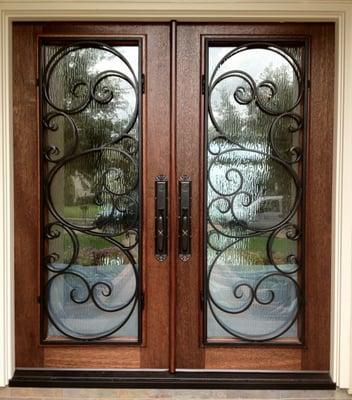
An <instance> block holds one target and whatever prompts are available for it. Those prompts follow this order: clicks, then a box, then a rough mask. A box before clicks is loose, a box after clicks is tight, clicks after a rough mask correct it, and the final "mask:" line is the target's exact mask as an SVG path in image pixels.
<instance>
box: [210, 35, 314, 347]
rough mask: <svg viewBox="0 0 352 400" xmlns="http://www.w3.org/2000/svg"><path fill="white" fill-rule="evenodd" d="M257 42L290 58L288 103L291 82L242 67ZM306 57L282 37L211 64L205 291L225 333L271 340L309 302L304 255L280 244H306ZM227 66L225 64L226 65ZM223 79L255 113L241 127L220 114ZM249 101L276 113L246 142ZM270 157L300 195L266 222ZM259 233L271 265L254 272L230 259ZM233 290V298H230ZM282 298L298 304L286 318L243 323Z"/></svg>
mask: <svg viewBox="0 0 352 400" xmlns="http://www.w3.org/2000/svg"><path fill="white" fill-rule="evenodd" d="M256 49H261V50H265V51H267V52H269V53H273V54H275V56H277V57H280V58H281V60H282V62H283V63H286V66H287V70H288V69H290V71H291V77H292V81H290V82H289V85H292V84H293V83H292V82H293V81H295V85H296V86H295V89H294V90H293V89H292V88H291V89H290V87H288V88H287V87H286V90H291V93H290V99H289V100H290V101H287V102H286V104H285V103H284V102H280V101H279V100H278V99H279V96H280V90H281V91H282V90H285V88H282V87H279V85H278V84H277V83H276V82H275V81H274V80H271V79H268V77H264V78H263V79H261V80H260V79H259V78H258V75H257V76H256V78H254V77H253V76H251V75H250V74H249V73H248V72H246V71H245V70H243V69H241V68H236V65H238V64H236V56H238V55H240V54H244V53H245V52H247V54H248V55H250V51H251V50H256ZM301 64H302V63H301V61H299V60H298V59H296V58H295V56H294V54H292V53H291V52H289V51H288V50H287V49H286V48H283V47H281V46H279V45H277V44H274V43H266V42H255V43H254V42H253V43H246V44H243V45H239V46H237V47H235V48H233V49H232V50H231V51H229V52H228V53H227V54H225V55H224V56H223V57H222V58H221V59H220V61H219V62H218V63H216V65H215V67H214V69H213V70H212V71H210V74H209V77H208V82H207V86H206V90H205V96H206V105H207V111H208V114H207V115H208V116H207V119H209V122H208V132H207V133H206V135H208V140H207V148H206V152H207V180H206V188H205V190H206V192H207V193H208V195H207V199H208V200H207V209H206V221H207V230H206V237H207V257H206V258H207V260H208V261H207V270H206V274H205V280H206V284H205V294H206V295H205V297H204V301H205V307H206V310H207V311H206V317H205V318H206V326H208V327H209V318H212V320H213V321H216V324H217V326H218V328H216V329H217V330H219V327H220V329H222V334H220V336H223V334H224V332H225V336H226V335H228V336H230V337H232V338H235V339H238V340H240V341H242V342H268V341H272V340H274V339H277V338H279V337H282V336H283V335H284V334H285V333H286V332H288V331H289V329H290V328H291V327H292V326H293V324H294V323H295V322H296V320H297V317H298V315H299V313H300V310H301V305H302V303H303V293H302V289H301V287H300V282H299V278H298V276H299V274H300V273H301V272H302V262H301V260H300V259H299V258H300V257H299V256H298V255H297V254H296V252H293V253H291V252H290V251H289V250H287V252H288V254H286V255H285V256H284V260H282V258H281V260H280V262H279V260H277V255H276V254H275V251H274V250H273V248H274V247H275V245H276V241H277V240H279V239H280V240H286V241H287V242H292V243H300V247H302V245H303V244H302V241H301V239H302V227H301V226H300V220H301V217H300V215H299V212H298V211H299V210H300V207H301V203H302V197H303V192H304V186H303V183H302V166H303V162H304V157H303V154H304V149H303V146H304V142H305V140H304V112H302V110H304V109H305V104H304V98H305V90H306V89H305V71H304V70H302V67H301ZM226 67H227V68H226ZM241 67H243V63H242V64H241ZM259 67H260V66H258V67H257V68H259ZM224 70H225V72H222V71H224ZM287 79H288V78H287ZM231 82H232V83H231ZM234 82H235V83H234ZM238 82H240V83H238ZM227 83H229V84H228V85H227ZM220 85H223V86H226V85H227V88H229V87H230V88H231V92H230V91H227V92H226V93H225V94H226V96H230V95H231V98H230V100H229V103H228V104H232V105H233V118H234V119H235V118H247V125H244V127H243V125H242V127H241V128H237V131H236V126H237V125H236V124H235V123H232V125H231V126H230V128H229V125H228V126H227V127H226V126H224V124H223V123H222V122H221V121H220V120H219V114H220V112H219V110H218V109H217V110H215V109H214V104H215V103H216V101H217V98H216V96H218V98H219V97H220V96H219V94H218V93H219V92H218V93H217V91H219V90H220V89H219V87H220ZM231 85H232V86H231ZM289 85H288V86H289ZM214 97H215V99H214ZM236 107H238V108H239V107H242V109H241V111H238V112H237V111H236ZM245 107H252V110H253V109H254V110H256V111H255V112H256V114H255V117H253V118H259V117H257V115H259V114H261V115H264V116H265V118H266V120H267V121H270V122H269V123H268V126H269V128H267V127H266V131H265V132H262V133H261V134H262V137H263V138H264V139H263V143H261V145H260V146H258V145H255V144H253V143H250V142H248V141H247V142H246V139H243V140H241V139H239V138H240V137H241V135H244V134H245V133H243V132H246V131H248V130H250V129H251V127H250V126H248V125H249V123H248V119H249V117H248V115H249V114H248V113H249V111H246V110H245ZM243 110H244V111H243ZM236 112H237V114H236ZM236 115H237V117H236ZM253 115H254V114H253ZM238 126H239V124H238ZM264 128H265V126H261V130H263V129H264ZM292 135H297V137H298V139H296V140H295V141H293V140H292V141H291V145H289V146H287V145H283V144H282V142H283V141H282V137H283V136H286V137H292ZM284 142H285V141H284ZM288 142H290V141H288ZM286 143H287V141H286ZM292 143H294V144H292ZM268 165H269V166H270V168H271V169H272V170H274V169H275V170H279V171H281V172H280V173H281V174H282V175H283V176H284V178H285V184H286V185H287V190H288V191H289V192H290V194H292V196H291V197H292V199H291V198H290V202H289V201H286V203H289V204H286V207H284V210H283V211H282V213H281V214H280V218H272V219H271V220H270V219H269V220H267V221H265V223H263V222H258V220H256V218H255V215H254V214H255V213H256V212H257V211H256V209H255V208H256V207H257V206H258V207H259V205H260V202H261V201H262V200H261V199H265V198H269V197H268V196H267V195H266V193H267V188H266V187H265V186H264V187H263V186H261V187H257V186H258V185H257V184H256V179H257V178H258V176H260V174H263V166H268ZM248 171H250V172H248ZM279 197H280V196H276V197H275V198H279ZM281 197H283V196H281ZM272 198H274V197H273V196H272ZM280 201H281V199H280ZM258 207H257V208H258ZM268 214H269V213H268ZM253 215H254V216H253ZM259 240H260V241H264V242H265V243H266V246H263V247H264V248H265V250H263V254H265V257H266V262H265V264H266V265H264V266H263V268H260V267H258V268H257V271H255V270H254V272H253V274H252V275H251V276H249V275H248V271H246V266H245V265H242V267H241V268H242V269H241V268H240V269H238V270H235V269H236V268H237V267H238V265H237V267H236V265H225V264H226V263H225V261H224V260H228V261H227V263H228V264H231V257H234V256H233V254H234V253H236V252H238V251H240V250H241V249H242V250H243V249H245V251H247V253H248V252H249V251H250V247H251V243H258V242H259ZM260 243H261V242H260ZM237 264H240V262H238V263H237ZM255 267H256V266H255ZM242 272H243V274H242V275H241V273H242ZM246 274H247V275H246ZM224 282H225V283H224ZM278 290H281V291H282V290H283V291H285V290H286V291H287V292H290V296H287V298H289V300H290V304H285V305H283V304H280V302H286V303H287V302H288V301H289V300H287V298H286V299H285V293H284V295H283V296H279V295H278V293H277V292H278ZM225 292H226V298H225V294H224V293H225ZM286 294H287V293H286ZM230 298H232V300H229V299H230ZM275 302H276V303H277V304H276V307H277V308H279V307H281V308H282V307H284V306H285V307H288V308H290V310H291V312H290V314H289V315H287V316H286V317H287V318H286V320H285V321H281V322H280V324H277V325H275V324H270V323H268V326H267V327H266V328H263V329H262V330H261V331H259V333H258V331H256V330H255V329H254V327H253V326H252V328H251V329H252V331H251V329H250V328H248V329H247V330H246V329H245V328H243V326H242V325H244V319H245V318H246V317H245V316H246V313H249V312H261V313H265V307H272V306H273V304H274V303H275ZM255 310H257V311H255ZM269 322H270V321H269ZM207 324H208V325H207ZM213 324H214V323H213ZM208 338H209V336H206V338H205V340H206V341H208ZM217 342H219V340H217Z"/></svg>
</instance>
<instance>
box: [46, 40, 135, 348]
mask: <svg viewBox="0 0 352 400" xmlns="http://www.w3.org/2000/svg"><path fill="white" fill-rule="evenodd" d="M139 51H140V49H139V46H138V44H136V45H123V44H121V45H118V46H110V45H108V44H105V43H101V42H94V41H91V42H90V41H89V42H88V41H86V42H85V41H81V42H79V43H72V44H69V45H67V46H64V45H55V44H46V45H43V48H42V58H43V65H44V69H43V72H42V77H41V80H42V82H41V84H42V121H43V129H42V132H43V139H42V146H43V159H44V161H43V173H44V191H45V227H44V234H45V237H44V238H45V244H44V248H45V258H44V269H45V270H46V271H48V272H47V281H46V284H45V288H44V294H45V296H46V298H45V304H46V310H47V315H48V317H49V323H48V328H47V335H46V336H47V338H49V339H58V338H59V339H60V338H62V337H69V338H71V339H77V340H98V339H102V338H106V337H114V338H118V339H119V340H125V341H136V340H138V338H139V320H138V308H139V304H138V303H139V296H138V293H139V278H138V275H139V266H138V260H139V246H138V235H139V195H140V194H139V143H140V140H139V136H140V133H139V132H140V126H139V95H140V90H139V74H140V66H139V60H140V55H139Z"/></svg>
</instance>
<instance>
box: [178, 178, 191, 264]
mask: <svg viewBox="0 0 352 400" xmlns="http://www.w3.org/2000/svg"><path fill="white" fill-rule="evenodd" d="M179 196H180V198H179V201H180V209H179V258H180V259H181V260H182V261H187V260H188V259H189V258H190V257H191V199H192V198H191V179H190V178H189V177H188V176H182V177H181V178H180V180H179Z"/></svg>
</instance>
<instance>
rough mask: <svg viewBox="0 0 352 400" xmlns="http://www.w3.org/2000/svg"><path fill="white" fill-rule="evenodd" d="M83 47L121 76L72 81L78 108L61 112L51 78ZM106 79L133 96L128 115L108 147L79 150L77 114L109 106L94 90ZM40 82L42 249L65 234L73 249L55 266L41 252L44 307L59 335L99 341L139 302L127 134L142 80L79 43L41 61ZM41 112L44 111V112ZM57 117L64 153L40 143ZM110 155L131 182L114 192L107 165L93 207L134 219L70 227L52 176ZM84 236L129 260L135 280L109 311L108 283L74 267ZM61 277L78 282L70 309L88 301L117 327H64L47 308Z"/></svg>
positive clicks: (93, 44)
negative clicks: (106, 204)
mask: <svg viewBox="0 0 352 400" xmlns="http://www.w3.org/2000/svg"><path fill="white" fill-rule="evenodd" d="M43 48H45V45H43ZM82 49H97V50H100V51H103V52H107V53H109V54H111V55H113V56H114V57H116V58H117V59H118V60H119V62H120V63H122V64H123V66H124V71H125V72H122V71H119V70H117V69H116V70H112V69H109V70H106V71H103V72H100V73H97V74H96V75H95V76H93V77H91V79H90V80H87V79H83V78H82V79H78V80H76V81H75V82H72V83H71V84H70V85H71V86H70V88H69V90H70V93H71V94H72V95H73V96H75V97H76V98H78V99H79V104H78V105H76V106H74V107H72V108H69V107H66V108H65V107H64V106H60V105H58V104H55V100H54V99H53V98H52V96H51V90H50V87H51V80H52V78H53V74H54V72H55V70H56V68H57V66H58V65H59V63H61V62H65V57H66V56H68V55H69V54H72V53H74V52H76V51H80V50H82ZM43 64H44V61H43ZM126 71H127V72H126ZM110 77H114V78H118V79H121V80H122V81H124V82H125V83H126V84H127V85H129V86H130V87H131V90H132V93H134V109H133V111H132V113H131V116H130V118H129V121H128V123H127V124H126V125H125V126H124V127H123V128H122V129H121V131H120V132H119V134H118V137H116V138H114V139H112V140H111V141H110V142H109V143H105V144H102V145H101V146H99V147H94V148H89V149H84V150H80V149H79V144H80V141H79V132H78V128H79V127H78V126H77V124H76V121H75V115H77V114H79V113H82V112H84V111H85V110H86V109H87V107H88V106H89V105H90V104H91V103H92V102H96V103H98V104H100V105H101V106H104V105H106V104H109V103H110V102H111V100H112V99H113V97H114V93H113V91H112V89H109V88H107V87H105V86H104V87H103V88H102V89H101V90H102V92H100V93H98V92H97V88H98V87H99V85H100V84H101V83H102V82H103V81H104V80H105V79H107V78H110ZM40 84H41V121H42V135H43V140H42V143H43V144H42V155H43V162H42V164H43V167H42V169H43V192H44V204H45V206H46V207H45V208H46V210H47V211H48V212H49V213H50V216H51V218H50V220H51V221H50V222H49V223H46V224H45V226H44V229H43V232H44V233H43V239H42V240H43V241H44V242H46V244H45V245H44V246H43V247H44V248H49V245H48V243H49V241H50V240H55V239H58V238H59V237H60V236H61V234H62V232H63V231H64V232H65V234H67V235H68V238H69V240H70V244H71V248H72V251H71V252H72V255H71V259H70V261H69V262H68V263H66V264H63V265H62V264H61V266H60V264H57V265H56V266H55V262H57V261H58V260H59V259H60V254H58V253H57V252H53V253H51V254H47V253H45V254H44V255H43V269H44V276H47V277H48V278H47V280H46V283H45V284H44V287H43V288H42V296H41V297H42V304H43V306H44V308H45V310H46V313H47V316H48V319H49V320H50V322H51V324H52V325H53V326H54V327H55V328H56V329H57V330H58V331H59V332H60V333H61V334H62V335H64V336H66V337H68V338H70V339H72V340H74V341H79V342H82V341H83V342H91V341H97V340H101V339H104V338H107V337H109V336H111V335H113V334H115V333H116V332H118V331H119V330H120V329H121V328H122V327H123V326H125V325H126V323H127V322H128V321H129V320H130V318H131V316H132V314H133V313H134V312H135V310H136V308H137V306H138V305H140V300H141V296H140V272H139V269H138V266H137V261H136V260H135V258H134V256H133V254H132V250H133V249H135V248H136V246H137V245H138V243H139V224H138V215H139V204H138V201H137V200H136V198H135V197H134V196H132V195H131V193H133V192H134V191H135V190H136V189H138V188H139V181H140V177H139V163H138V153H139V141H138V140H137V139H136V138H135V137H134V136H132V135H131V131H132V129H133V128H134V127H137V129H138V132H139V131H140V127H139V122H138V116H139V108H140V107H139V103H140V94H141V92H142V91H141V82H140V81H139V79H138V78H137V74H136V73H135V71H134V70H133V68H132V66H131V64H130V62H129V61H128V59H127V58H126V57H125V56H124V55H123V54H122V53H121V52H120V51H118V50H117V49H116V48H115V47H112V46H110V45H109V44H107V43H105V42H100V41H93V40H81V41H77V42H74V43H68V44H67V45H62V46H61V47H60V48H59V49H58V50H57V51H56V52H55V53H54V54H53V55H52V56H51V57H50V59H49V60H48V61H47V62H45V65H44V66H43V68H42V70H41V78H40ZM78 88H81V89H82V88H84V89H85V90H84V93H83V95H82V94H81V95H80V96H79V95H78V94H77V90H78ZM43 110H46V113H45V112H44V111H43ZM60 118H61V119H63V120H65V121H66V122H67V125H68V130H69V132H70V135H71V138H72V141H71V142H72V144H71V146H68V148H67V149H65V151H64V149H60V148H58V147H57V146H54V145H51V146H45V140H44V138H45V137H46V136H47V135H48V133H49V132H55V131H57V130H58V127H59V121H60V120H59V119H60ZM80 128H84V127H80ZM82 132H83V134H84V129H82ZM127 141H128V143H129V145H130V146H129V147H127V149H126V146H125V147H124V148H121V147H119V146H120V145H121V144H123V143H126V142H127ZM109 152H110V153H114V154H115V158H116V157H118V158H124V160H125V162H127V163H128V165H129V173H130V174H131V173H132V178H131V180H130V181H129V187H128V188H126V190H125V191H124V192H121V193H120V192H116V190H114V189H113V188H112V186H111V185H110V184H109V174H110V173H113V172H116V171H114V167H113V166H112V167H109V168H108V169H106V170H105V171H104V172H103V173H102V176H101V182H99V184H98V185H97V186H98V187H99V191H97V192H96V193H95V202H96V204H97V205H100V204H101V201H102V198H103V197H104V196H105V197H107V198H109V201H110V204H111V205H112V207H111V210H110V211H109V217H111V218H106V220H112V219H113V218H114V215H115V212H119V213H123V212H127V211H128V212H130V214H131V215H133V218H132V221H130V222H129V225H128V227H127V228H124V229H122V230H121V229H118V228H116V226H114V227H113V229H112V228H111V225H109V229H108V228H107V222H106V221H99V223H98V221H93V223H92V224H90V225H88V226H82V225H79V224H77V223H73V222H72V221H68V220H67V219H66V218H65V216H64V215H62V214H61V213H60V212H59V211H58V209H57V207H56V206H55V201H54V196H53V185H52V183H53V180H54V179H55V176H56V174H57V173H58V172H60V171H62V169H63V168H64V167H65V165H66V164H67V163H69V162H70V161H72V160H76V159H79V158H81V157H89V156H90V155H92V154H94V155H95V156H96V158H99V157H100V159H101V158H102V157H103V156H104V154H108V153H109ZM115 170H116V168H115ZM131 171H132V172H131ZM46 219H48V218H46ZM111 229H112V230H111ZM82 234H84V235H90V236H93V237H100V238H102V239H105V240H106V242H107V243H109V244H110V245H112V246H113V247H114V248H116V251H117V252H118V253H120V254H121V255H122V256H123V257H124V259H126V260H127V261H128V264H127V265H128V268H130V270H131V279H134V288H133V290H132V291H131V293H130V295H129V297H128V298H127V300H125V301H123V302H121V303H120V304H118V305H115V306H113V307H108V306H106V305H104V304H103V303H102V302H101V301H100V300H99V294H100V295H101V296H104V297H106V298H108V297H109V296H111V294H112V292H113V287H112V283H111V282H107V281H105V280H102V281H96V282H94V283H90V282H89V281H88V280H87V279H86V277H85V276H84V275H83V273H79V272H77V270H75V269H74V268H73V267H74V265H75V264H76V263H77V260H78V258H79V254H80V243H79V238H78V235H82ZM124 234H128V235H129V237H132V243H129V244H128V245H126V244H125V243H123V242H122V241H120V239H119V237H121V235H124ZM58 265H59V266H58ZM64 277H71V278H74V279H75V282H76V283H75V285H76V286H75V287H73V288H72V289H71V291H70V301H71V302H72V304H73V305H74V304H76V305H77V306H78V305H80V304H84V303H87V302H88V301H90V302H91V304H93V305H94V306H95V307H96V308H97V309H98V310H99V311H100V312H101V313H108V314H110V315H112V314H115V315H116V316H117V317H118V315H122V316H120V317H118V318H116V320H117V322H116V324H115V325H114V326H112V327H110V328H109V329H101V328H100V329H99V324H97V329H96V332H94V333H85V332H77V331H74V330H73V329H72V328H71V327H69V326H68V325H67V324H66V325H65V323H64V322H63V321H60V318H59V317H58V316H57V315H56V314H55V311H54V310H53V307H52V306H51V305H50V301H49V299H50V295H51V293H52V287H53V285H55V281H56V280H58V279H62V278H64ZM78 282H79V283H78ZM79 290H81V291H83V292H84V293H85V296H83V298H82V297H79V296H78V295H77V293H78V292H79ZM121 312H124V314H121ZM119 313H120V314H119ZM138 324H139V322H138ZM139 331H140V330H139V329H138V339H139V335H140V333H139ZM49 339H50V338H49Z"/></svg>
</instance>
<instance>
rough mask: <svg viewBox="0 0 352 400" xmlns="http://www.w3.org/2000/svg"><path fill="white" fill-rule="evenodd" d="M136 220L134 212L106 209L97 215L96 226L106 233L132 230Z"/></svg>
mask: <svg viewBox="0 0 352 400" xmlns="http://www.w3.org/2000/svg"><path fill="white" fill-rule="evenodd" d="M135 219H136V216H135V215H134V213H133V210H126V211H120V210H118V209H116V208H114V209H112V207H105V208H104V209H102V210H101V211H99V212H98V213H97V216H96V219H95V226H96V227H97V228H100V229H102V230H104V231H106V230H108V231H122V230H124V229H127V228H131V227H132V226H133V223H134V222H135Z"/></svg>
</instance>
